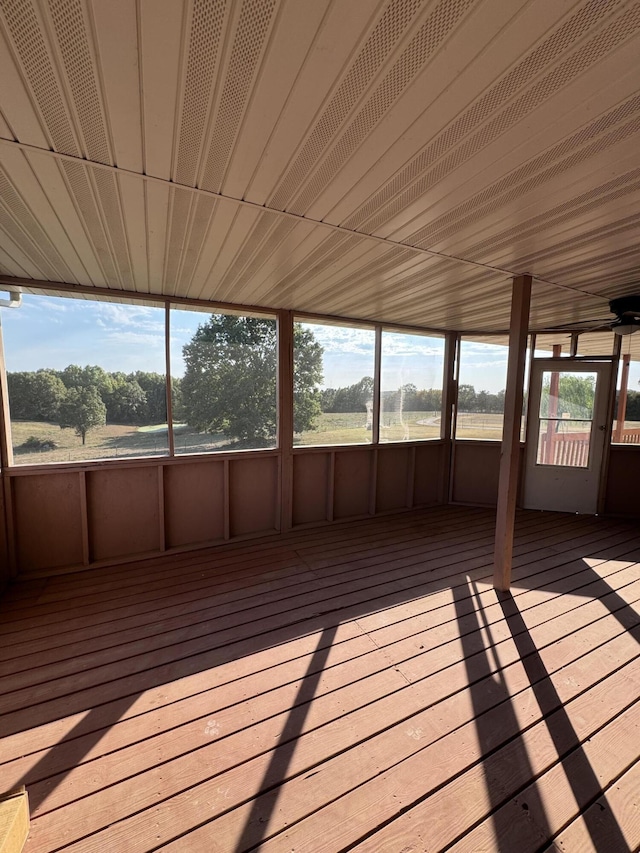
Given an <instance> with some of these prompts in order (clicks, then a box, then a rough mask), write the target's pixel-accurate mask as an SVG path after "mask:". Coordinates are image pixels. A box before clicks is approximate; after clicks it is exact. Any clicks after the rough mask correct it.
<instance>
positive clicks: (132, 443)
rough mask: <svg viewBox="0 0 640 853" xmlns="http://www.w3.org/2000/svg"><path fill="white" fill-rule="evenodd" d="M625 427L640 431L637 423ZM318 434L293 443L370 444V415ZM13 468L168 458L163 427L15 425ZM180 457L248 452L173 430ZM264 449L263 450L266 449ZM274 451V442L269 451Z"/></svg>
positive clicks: (389, 425)
mask: <svg viewBox="0 0 640 853" xmlns="http://www.w3.org/2000/svg"><path fill="white" fill-rule="evenodd" d="M626 426H627V427H628V428H629V429H631V428H638V423H637V422H627V424H626ZM316 427H317V428H316V429H315V430H308V431H306V432H303V433H301V434H300V435H296V436H295V437H294V444H295V445H296V446H305V445H306V446H315V445H332V444H366V443H368V442H370V441H371V430H370V429H367V427H366V414H365V413H364V412H359V413H344V414H343V413H336V414H323V415H321V416H320V418H319V419H318V421H317V424H316ZM11 430H12V437H13V447H14V462H15V464H16V465H38V464H41V463H46V462H83V461H89V460H95V459H119V458H127V457H136V456H156V455H163V454H166V453H167V452H168V440H167V428H166V425H165V424H155V425H149V426H142V427H135V426H125V425H117V424H110V425H108V426H104V427H100V428H99V429H95V430H91V431H90V432H89V433H87V440H86V444H85V445H84V447H83V445H82V441H81V439H80V438H79V437H78V436H77V435H75V433H74V432H73V430H70V429H60V427H59V426H58V425H57V424H52V423H41V422H38V421H12V423H11ZM439 435H440V416H439V413H437V412H405V413H404V414H403V418H402V423H400V422H399V419H398V416H397V415H393V416H388V415H383V421H382V423H381V425H380V441H381V442H388V441H417V440H420V439H424V438H438V437H439ZM32 436H33V437H34V438H36V439H38V441H50V442H53V444H54V445H55V448H54V449H49V450H42V451H37V450H36V451H33V450H32V451H25V450H21V448H20V446H21V445H22V444H24V442H26V441H27V440H28V439H29V438H30V437H32ZM174 436H175V447H176V453H207V452H215V451H221V450H230V449H234V450H239V449H248V448H247V446H246V445H245V446H243V445H241V444H239V443H237V442H232V441H230V440H229V439H228V438H227V437H226V436H225V435H222V434H217V435H216V434H204V433H198V432H196V431H195V430H193V429H191V428H189V427H188V426H187V425H186V424H176V425H175V426H174ZM501 437H502V415H500V414H490V415H489V414H487V415H485V414H477V413H464V412H462V413H460V414H459V415H458V429H457V438H463V439H464V438H470V439H472V438H475V439H497V440H499V439H501ZM262 446H263V447H264V446H265V445H262ZM267 446H271V447H273V446H275V442H274V443H273V444H271V445H267Z"/></svg>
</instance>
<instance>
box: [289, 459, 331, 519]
mask: <svg viewBox="0 0 640 853" xmlns="http://www.w3.org/2000/svg"><path fill="white" fill-rule="evenodd" d="M330 484H331V453H297V454H296V455H295V456H294V457H293V504H292V517H293V524H294V526H295V525H297V524H312V523H314V522H321V521H327V520H328V519H329V513H328V507H329V494H330V491H329V490H330V488H331V485H330Z"/></svg>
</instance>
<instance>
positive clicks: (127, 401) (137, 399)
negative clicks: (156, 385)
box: [102, 373, 147, 424]
mask: <svg viewBox="0 0 640 853" xmlns="http://www.w3.org/2000/svg"><path fill="white" fill-rule="evenodd" d="M109 378H110V380H111V389H110V391H108V392H107V393H105V394H104V396H103V398H102V401H103V403H104V404H105V406H106V407H107V421H108V422H109V423H111V424H136V423H142V422H143V421H144V420H145V414H146V412H145V408H146V403H147V395H146V394H145V392H144V391H143V390H142V388H141V387H140V385H139V384H138V382H137V381H136V380H135V379H129V378H128V377H126V376H125V375H124V373H111V374H110V375H109Z"/></svg>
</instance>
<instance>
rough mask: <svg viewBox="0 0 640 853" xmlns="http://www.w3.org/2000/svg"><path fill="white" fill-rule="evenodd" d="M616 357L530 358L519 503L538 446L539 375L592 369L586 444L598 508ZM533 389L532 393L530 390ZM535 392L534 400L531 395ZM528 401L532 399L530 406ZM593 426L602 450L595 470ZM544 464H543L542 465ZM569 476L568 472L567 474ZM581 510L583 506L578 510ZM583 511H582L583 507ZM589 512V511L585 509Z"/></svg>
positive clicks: (524, 500) (605, 464)
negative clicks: (592, 395) (591, 408)
mask: <svg viewBox="0 0 640 853" xmlns="http://www.w3.org/2000/svg"><path fill="white" fill-rule="evenodd" d="M615 365H616V359H615V357H614V356H611V355H606V356H604V355H603V356H572V357H562V356H555V357H553V356H549V357H542V358H533V359H532V361H531V369H530V375H529V383H528V394H527V417H526V433H525V452H524V459H523V465H524V471H523V477H522V482H521V502H520V503H521V506H523V507H525V508H526V506H527V479H528V477H529V472H530V469H531V468H532V467H534V466H535V465H536V462H535V456H536V453H537V449H538V441H539V437H538V421H539V415H538V411H539V406H540V398H541V394H542V375H543V373H544V372H556V371H557V372H558V373H564V372H567V373H571V372H576V373H589V372H596V373H597V376H598V379H597V386H596V397H595V400H594V417H593V420H592V427H591V437H590V445H589V466H588V468H589V469H590V470H591V471H592V472H593V474H594V476H595V479H596V482H597V485H596V495H595V508H594V509H593V513H594V514H597V513H599V512H601V507H602V499H603V494H604V486H605V482H604V472H605V471H606V470H607V468H608V459H609V446H610V433H611V417H610V415H611V405H610V400H611V395H612V385H613V387H615V381H616V371H615ZM532 392H533V393H532ZM534 396H535V398H536V399H535V400H534V399H533V397H534ZM532 402H533V403H535V405H534V406H532ZM596 428H598V429H599V430H600V431H601V433H602V437H601V438H600V437H598V441H602V450H601V457H600V464H599V466H598V470H595V469H594V468H592V466H591V459H592V453H593V447H594V435H595V432H596ZM545 467H547V466H545ZM548 468H549V469H553V468H563V469H564V470H565V472H566V471H567V470H570V469H571V466H554V465H550V466H548ZM574 470H576V471H584V470H585V469H584V468H583V467H580V468H577V467H576V468H574ZM569 476H572V475H569ZM535 508H536V509H545V507H539V506H536V507H535ZM549 511H554V510H552V509H551V510H549ZM555 511H565V512H578V511H579V510H572V509H565V510H555ZM582 511H583V510H582ZM583 512H584V511H583ZM586 514H589V513H586Z"/></svg>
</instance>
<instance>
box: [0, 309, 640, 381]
mask: <svg viewBox="0 0 640 853" xmlns="http://www.w3.org/2000/svg"><path fill="white" fill-rule="evenodd" d="M0 310H1V311H2V328H3V337H4V348H5V355H6V360H7V369H8V370H10V371H20V370H38V369H39V368H42V367H51V368H54V369H57V370H61V369H63V368H65V367H67V365H69V364H79V365H86V364H98V365H100V366H101V367H103V368H104V369H105V370H108V371H123V372H125V373H131V372H133V371H135V370H145V371H154V372H157V373H164V369H165V361H164V308H162V307H152V306H145V305H141V304H140V303H137V302H134V303H129V304H125V303H116V302H94V301H91V300H85V299H65V298H60V297H55V296H42V295H33V294H24V296H23V301H22V305H21V306H20V307H19V308H3V309H0ZM208 316H209V312H200V311H185V310H173V311H172V312H171V363H172V373H173V375H174V376H179V375H181V374H182V373H183V371H184V363H183V361H182V356H181V354H182V347H183V345H184V344H185V343H187V342H188V341H189V340H190V339H191V338H192V336H193V334H194V332H195V331H196V329H197V327H198V325H199V324H200V323H202V322H203V321H204V320H205V319H206V318H207V317H208ZM306 325H308V326H309V328H312V329H313V331H314V334H315V335H316V338H317V339H318V341H319V342H320V343H321V344H322V346H323V347H324V350H325V355H324V374H325V380H324V385H325V387H334V388H335V387H339V386H344V385H351V384H353V383H355V382H357V381H358V380H360V379H361V378H362V377H363V376H372V375H373V357H374V333H373V330H371V329H354V328H349V327H345V326H335V325H322V324H316V323H307V324H306ZM443 349H444V343H443V340H442V339H441V338H435V337H426V336H421V335H406V334H401V333H395V332H393V333H392V332H385V333H384V336H383V377H382V388H383V390H388V389H392V388H397V387H399V386H400V385H404V384H407V383H413V384H414V385H416V386H417V387H418V388H431V387H440V385H441V383H442V357H443ZM506 366H507V349H506V347H503V346H496V345H495V344H485V343H474V342H471V341H463V349H462V365H461V371H460V382H461V383H465V384H469V385H473V386H474V387H475V388H476V390H478V391H480V390H483V389H484V390H486V391H491V392H493V393H495V392H497V391H500V390H501V389H502V388H504V385H505V377H506ZM639 380H640V364H639V363H638V362H636V363H632V369H631V371H630V382H629V388H630V389H633V390H640V384H639Z"/></svg>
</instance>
